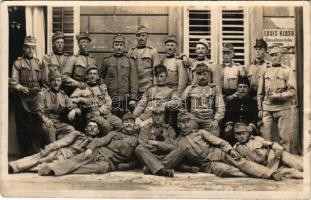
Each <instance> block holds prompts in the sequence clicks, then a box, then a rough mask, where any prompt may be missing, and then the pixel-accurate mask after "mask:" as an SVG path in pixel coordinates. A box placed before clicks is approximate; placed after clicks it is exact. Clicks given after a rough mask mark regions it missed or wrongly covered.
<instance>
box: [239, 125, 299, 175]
mask: <svg viewBox="0 0 311 200" xmlns="http://www.w3.org/2000/svg"><path fill="white" fill-rule="evenodd" d="M234 137H235V139H236V141H237V143H236V144H235V145H234V147H233V148H234V149H235V150H236V151H237V152H239V154H240V155H241V156H243V157H244V158H246V159H247V160H251V161H253V162H256V163H258V164H260V165H264V166H266V167H268V168H271V169H273V170H277V171H279V172H280V174H281V175H282V177H284V178H303V174H302V171H303V166H302V162H303V161H302V157H300V156H296V155H293V154H290V153H288V152H287V151H285V149H284V147H282V146H281V145H279V144H278V143H276V142H270V141H266V140H265V139H264V138H262V137H259V136H253V135H252V134H251V128H250V127H249V126H247V125H246V124H244V123H236V124H235V125H234ZM288 167H290V168H288Z"/></svg>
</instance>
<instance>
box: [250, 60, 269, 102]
mask: <svg viewBox="0 0 311 200" xmlns="http://www.w3.org/2000/svg"><path fill="white" fill-rule="evenodd" d="M267 65H271V63H269V62H267V61H266V60H262V61H261V62H257V61H256V60H255V61H254V62H253V63H251V64H250V65H249V66H248V68H247V69H246V74H247V77H248V79H249V82H250V89H251V91H250V94H251V96H257V90H258V84H259V80H260V77H261V76H262V74H263V73H264V71H265V69H266V66H267Z"/></svg>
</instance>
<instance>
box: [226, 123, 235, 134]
mask: <svg viewBox="0 0 311 200" xmlns="http://www.w3.org/2000/svg"><path fill="white" fill-rule="evenodd" d="M232 128H233V127H232V125H231V124H229V125H227V126H226V128H225V132H226V133H228V132H230V131H231V130H232Z"/></svg>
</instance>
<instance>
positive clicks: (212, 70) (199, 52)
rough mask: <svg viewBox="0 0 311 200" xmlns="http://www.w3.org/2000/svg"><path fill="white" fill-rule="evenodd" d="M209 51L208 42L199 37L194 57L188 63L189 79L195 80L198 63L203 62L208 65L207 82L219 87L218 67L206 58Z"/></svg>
mask: <svg viewBox="0 0 311 200" xmlns="http://www.w3.org/2000/svg"><path fill="white" fill-rule="evenodd" d="M208 52H209V43H208V41H207V40H206V39H203V38H202V39H200V40H199V41H198V43H197V44H196V46H195V53H196V56H197V57H196V59H190V61H189V63H190V66H189V79H190V81H191V82H192V83H193V82H195V80H196V79H195V74H196V68H197V66H198V65H199V64H202V63H203V64H205V65H206V66H207V67H208V73H209V77H210V79H209V83H214V84H216V85H217V86H218V87H220V77H219V76H220V74H219V69H218V68H217V67H216V66H215V65H214V64H213V62H212V61H210V60H209V59H208V58H207V54H208Z"/></svg>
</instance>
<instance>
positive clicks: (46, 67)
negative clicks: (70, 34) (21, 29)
mask: <svg viewBox="0 0 311 200" xmlns="http://www.w3.org/2000/svg"><path fill="white" fill-rule="evenodd" d="M52 42H53V52H52V53H51V54H47V55H45V56H44V57H43V59H42V82H43V86H44V87H45V88H48V87H49V79H48V74H49V72H50V71H56V70H57V71H59V72H62V70H63V68H64V66H65V63H66V62H67V59H68V58H69V55H68V54H67V53H65V52H64V46H65V36H64V33H62V32H60V31H57V32H56V33H54V35H53V36H52Z"/></svg>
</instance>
